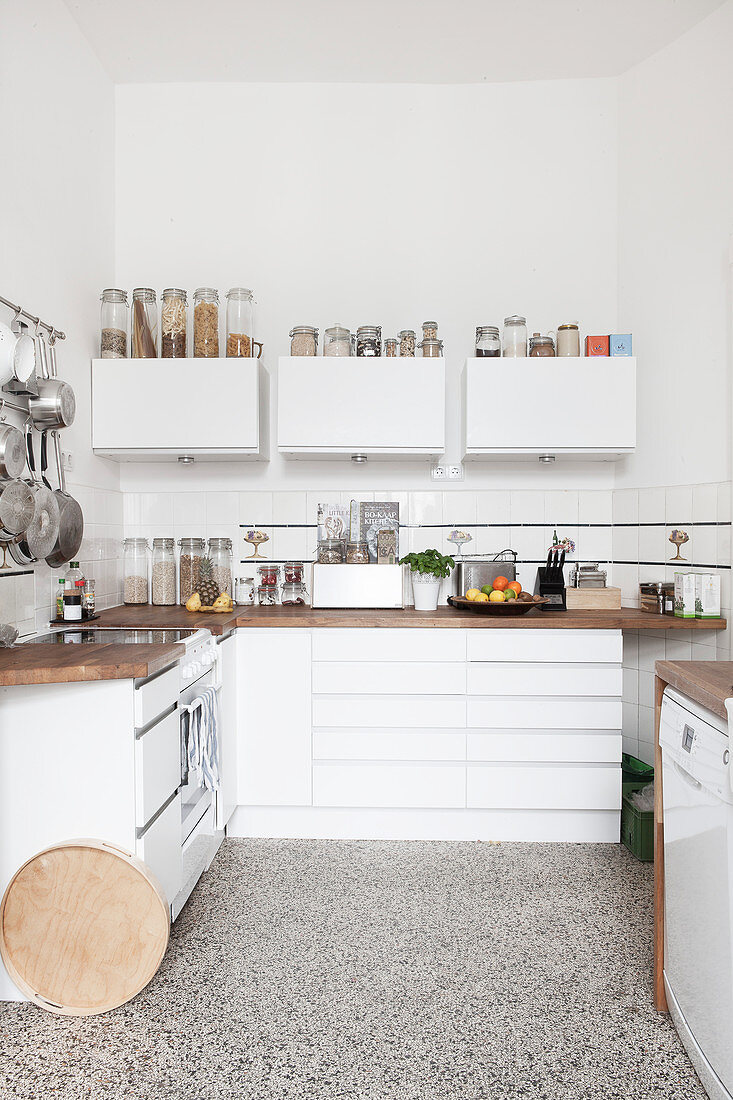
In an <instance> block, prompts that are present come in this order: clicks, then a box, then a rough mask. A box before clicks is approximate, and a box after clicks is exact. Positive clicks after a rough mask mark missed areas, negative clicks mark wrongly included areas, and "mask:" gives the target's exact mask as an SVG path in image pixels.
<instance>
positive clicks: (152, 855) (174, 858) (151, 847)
mask: <svg viewBox="0 0 733 1100" xmlns="http://www.w3.org/2000/svg"><path fill="white" fill-rule="evenodd" d="M135 854H136V855H138V856H139V857H140V859H142V860H143V861H144V862H145V863H147V865H148V867H149V868H150V870H151V871H152V872H153V874H154V875H155V877H156V878H157V880H158V882H159V883H160V885H161V886H162V888H163V892H164V894H165V896H166V897H167V899H168V904H169V905H170V904H171V902H172V901H173V899H174V898H175V896H176V894H177V893H178V891H179V890H180V889H181V886H182V885H183V860H182V856H181V796H180V794H176V795H175V797H174V798H172V799H171V802H170V803H169V805H168V806H166V808H165V809H164V810H163V812H162V814H161V815H160V817H157V818H156V819H155V821H154V822H153V823H152V825H150V826H149V828H148V829H147V830H146V831H145V834H144V835H143V836H141V837H139V838H138V840H137V843H136V845H135Z"/></svg>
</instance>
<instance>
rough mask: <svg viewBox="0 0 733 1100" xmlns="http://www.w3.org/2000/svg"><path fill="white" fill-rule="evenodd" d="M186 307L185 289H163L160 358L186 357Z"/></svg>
mask: <svg viewBox="0 0 733 1100" xmlns="http://www.w3.org/2000/svg"><path fill="white" fill-rule="evenodd" d="M187 308H188V298H187V297H186V291H185V290H178V289H177V288H176V287H169V288H168V289H167V290H164V291H163V296H162V298H161V299H160V356H161V359H185V358H186V311H187ZM174 603H175V601H174Z"/></svg>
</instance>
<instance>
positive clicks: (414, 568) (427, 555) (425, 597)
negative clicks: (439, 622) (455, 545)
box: [400, 550, 456, 611]
mask: <svg viewBox="0 0 733 1100" xmlns="http://www.w3.org/2000/svg"><path fill="white" fill-rule="evenodd" d="M455 564H456V563H455V562H454V560H453V558H452V557H450V555H449V554H440V553H438V551H437V550H422V551H421V552H420V553H419V554H406V555H405V557H404V558H400V565H409V567H410V574H411V576H412V594H413V597H414V600H415V610H416V611H435V609H436V607H437V606H438V596H439V595H440V582H441V581H442V579H443V577H447V576H449V575H450V571H451V569H453V568H454V567H455Z"/></svg>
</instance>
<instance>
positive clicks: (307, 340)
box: [290, 325, 318, 355]
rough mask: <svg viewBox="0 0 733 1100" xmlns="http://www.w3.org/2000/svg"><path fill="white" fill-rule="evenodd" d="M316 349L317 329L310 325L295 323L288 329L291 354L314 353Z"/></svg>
mask: <svg viewBox="0 0 733 1100" xmlns="http://www.w3.org/2000/svg"><path fill="white" fill-rule="evenodd" d="M317 350H318V329H317V328H313V326H312V325H295V327H294V328H292V329H291V330H290V354H291V355H315V354H316V351H317Z"/></svg>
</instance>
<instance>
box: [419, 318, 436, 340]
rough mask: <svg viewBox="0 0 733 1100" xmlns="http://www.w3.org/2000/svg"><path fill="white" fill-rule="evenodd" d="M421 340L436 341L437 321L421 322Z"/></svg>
mask: <svg viewBox="0 0 733 1100" xmlns="http://www.w3.org/2000/svg"><path fill="white" fill-rule="evenodd" d="M422 338H423V340H437V339H438V322H437V321H423V323H422Z"/></svg>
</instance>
